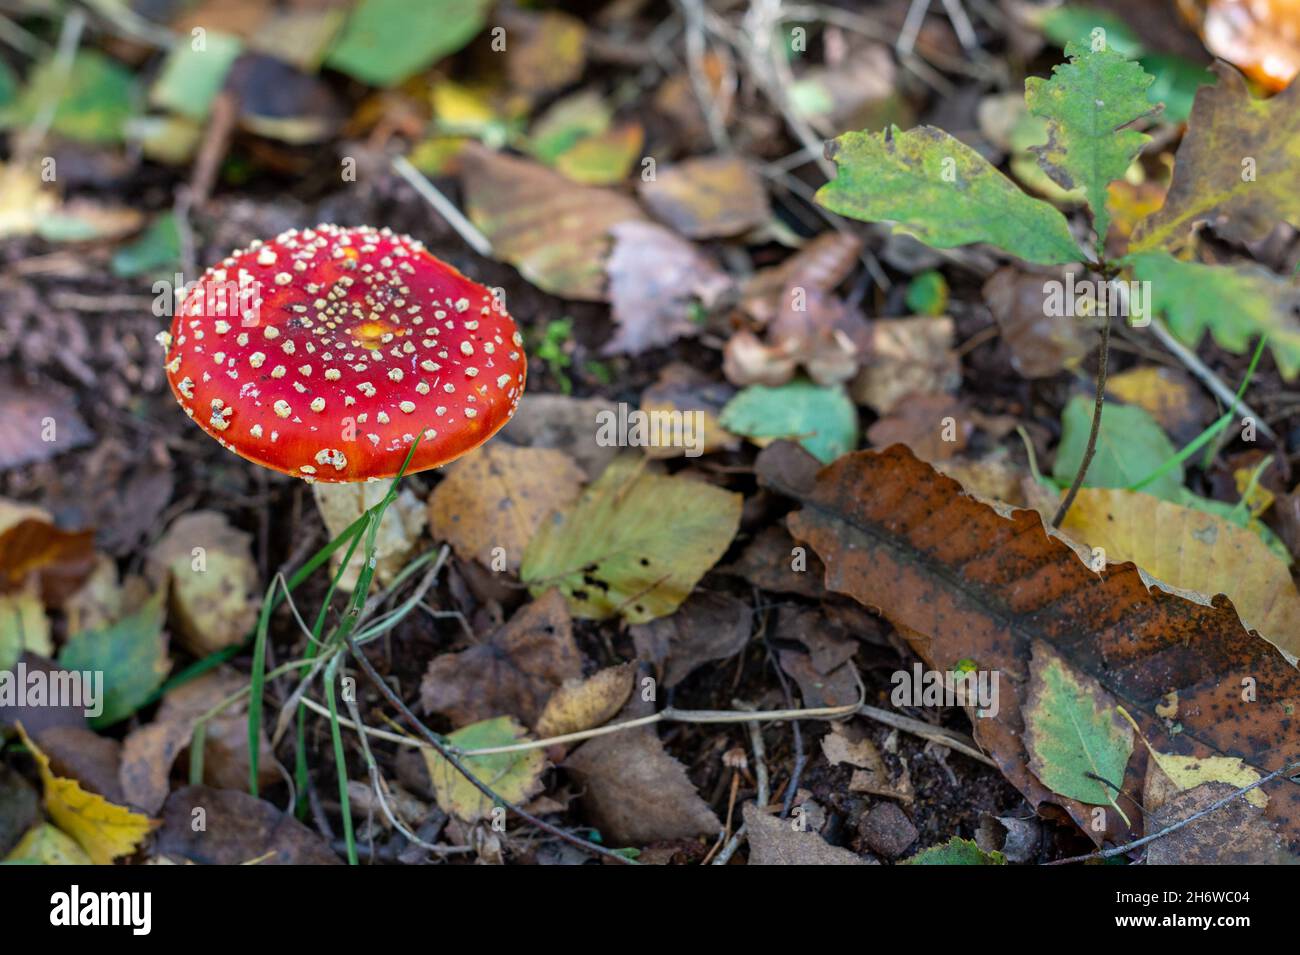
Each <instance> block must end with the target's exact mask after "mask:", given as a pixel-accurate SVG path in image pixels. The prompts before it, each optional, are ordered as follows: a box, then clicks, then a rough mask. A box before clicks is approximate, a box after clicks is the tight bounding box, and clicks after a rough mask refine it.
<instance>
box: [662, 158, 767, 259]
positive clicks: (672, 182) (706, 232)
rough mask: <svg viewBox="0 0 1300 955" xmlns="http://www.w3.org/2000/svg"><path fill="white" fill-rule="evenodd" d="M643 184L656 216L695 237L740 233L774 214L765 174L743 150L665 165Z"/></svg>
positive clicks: (706, 237)
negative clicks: (743, 155) (740, 153)
mask: <svg viewBox="0 0 1300 955" xmlns="http://www.w3.org/2000/svg"><path fill="white" fill-rule="evenodd" d="M640 189H641V199H642V201H643V202H644V203H645V204H646V207H647V208H648V209H649V210H650V211H651V212H652V213H653V214H654V216H655V218H657V219H659V220H660V221H662V222H665V223H667V224H668V225H670V226H672V227H673V228H674V229H675V230H676V231H678V232H680V233H681V234H682V235H684V236H686V237H687V238H691V239H715V238H721V237H725V236H733V235H739V234H741V233H742V232H747V231H748V230H750V229H755V228H757V227H759V226H761V225H763V224H764V223H765V222H767V220H768V219H769V218H770V217H771V215H772V210H771V209H770V208H769V207H768V204H767V191H766V190H765V189H764V188H763V180H762V179H760V178H759V175H758V173H757V172H755V171H754V168H753V167H752V166H751V165H750V164H749V163H747V162H746V161H745V160H743V159H741V158H740V157H738V156H706V157H702V158H698V159H687V160H685V161H683V162H679V163H674V164H673V165H671V166H665V167H664V168H662V169H658V170H656V173H655V177H654V178H653V179H650V180H648V181H643V182H642V183H641V186H640Z"/></svg>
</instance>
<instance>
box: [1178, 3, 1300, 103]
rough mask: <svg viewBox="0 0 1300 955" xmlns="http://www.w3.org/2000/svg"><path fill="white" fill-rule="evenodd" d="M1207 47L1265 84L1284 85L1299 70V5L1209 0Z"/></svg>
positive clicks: (1274, 87)
mask: <svg viewBox="0 0 1300 955" xmlns="http://www.w3.org/2000/svg"><path fill="white" fill-rule="evenodd" d="M1196 9H1197V10H1203V11H1204V19H1203V20H1202V21H1201V24H1200V32H1201V36H1202V37H1203V38H1204V39H1205V47H1206V49H1208V50H1209V51H1210V52H1211V53H1213V54H1214V55H1215V56H1217V57H1220V58H1221V59H1224V60H1227V61H1228V62H1229V63H1231V64H1233V65H1234V66H1236V67H1237V68H1238V69H1240V70H1242V71H1244V72H1245V73H1246V75H1247V76H1249V77H1250V78H1251V79H1253V80H1255V81H1256V82H1258V83H1261V84H1263V85H1264V86H1265V87H1266V88H1268V89H1272V90H1281V89H1285V88H1286V87H1287V86H1288V85H1290V83H1291V80H1292V79H1294V78H1295V75H1296V73H1298V72H1300V7H1297V6H1296V4H1295V2H1294V0H1254V2H1246V0H1209V2H1208V3H1205V4H1201V5H1198V6H1197V7H1196Z"/></svg>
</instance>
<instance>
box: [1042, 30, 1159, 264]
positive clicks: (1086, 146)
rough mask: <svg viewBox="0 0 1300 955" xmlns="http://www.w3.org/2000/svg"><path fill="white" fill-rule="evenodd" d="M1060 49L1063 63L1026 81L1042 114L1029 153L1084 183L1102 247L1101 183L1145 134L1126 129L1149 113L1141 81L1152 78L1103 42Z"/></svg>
mask: <svg viewBox="0 0 1300 955" xmlns="http://www.w3.org/2000/svg"><path fill="white" fill-rule="evenodd" d="M1065 53H1066V56H1068V57H1069V58H1070V59H1069V62H1068V63H1062V64H1060V65H1058V66H1057V67H1055V68H1054V69H1053V70H1052V77H1051V79H1046V80H1045V79H1042V78H1041V77H1037V76H1031V77H1030V78H1029V79H1027V80H1025V103H1026V104H1027V105H1028V107H1029V112H1030V113H1032V114H1033V115H1035V116H1039V117H1042V118H1043V119H1045V120H1047V142H1046V143H1045V144H1043V145H1041V146H1035V147H1033V151H1034V153H1035V154H1036V155H1037V156H1038V164H1039V165H1040V166H1041V167H1042V168H1043V171H1044V172H1046V173H1047V174H1048V175H1049V176H1051V177H1052V181H1054V182H1055V183H1057V185H1059V186H1061V187H1062V188H1065V189H1073V188H1075V187H1076V186H1080V187H1082V188H1083V191H1084V194H1085V195H1086V196H1087V199H1088V205H1089V206H1091V207H1092V215H1093V225H1094V226H1095V228H1096V232H1097V247H1098V249H1099V250H1100V249H1101V248H1102V246H1103V245H1104V243H1105V240H1106V230H1107V229H1108V228H1109V227H1110V212H1109V211H1108V210H1107V209H1106V187H1107V186H1108V185H1110V183H1112V182H1114V181H1115V180H1116V179H1119V178H1121V177H1122V176H1123V175H1124V173H1125V171H1127V169H1128V167H1129V164H1130V163H1132V162H1133V160H1134V159H1135V158H1136V157H1137V154H1138V153H1139V152H1141V150H1142V147H1143V146H1144V145H1145V144H1146V143H1147V142H1148V141H1149V140H1150V139H1151V137H1150V136H1148V135H1146V133H1140V132H1138V131H1137V130H1135V129H1126V128H1125V127H1127V126H1128V125H1129V124H1130V123H1132V122H1133V121H1134V120H1136V119H1138V118H1139V117H1141V116H1144V115H1145V114H1147V113H1149V112H1150V111H1151V104H1150V103H1149V102H1148V101H1147V87H1148V86H1150V85H1151V82H1152V79H1153V77H1151V76H1148V75H1147V73H1146V72H1145V71H1144V70H1143V69H1142V67H1141V66H1140V65H1139V64H1137V63H1134V62H1133V61H1132V60H1127V59H1125V58H1124V57H1123V56H1121V55H1120V54H1119V53H1116V52H1115V51H1114V50H1112V49H1109V48H1103V49H1101V50H1093V49H1090V48H1087V47H1082V46H1079V45H1078V44H1074V43H1071V44H1069V45H1067V46H1066V48H1065Z"/></svg>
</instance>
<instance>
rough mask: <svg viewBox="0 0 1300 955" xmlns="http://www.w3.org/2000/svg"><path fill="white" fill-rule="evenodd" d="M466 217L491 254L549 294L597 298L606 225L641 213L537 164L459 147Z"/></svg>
mask: <svg viewBox="0 0 1300 955" xmlns="http://www.w3.org/2000/svg"><path fill="white" fill-rule="evenodd" d="M461 169H462V171H461V178H462V180H463V182H464V186H465V197H466V204H467V206H468V211H469V217H470V219H471V220H473V222H474V224H475V225H476V226H478V227H479V228H480V229H482V230H483V233H484V234H485V235H486V236H487V237H488V240H489V241H490V242H491V243H492V249H493V252H494V254H495V255H496V256H498V257H499V258H501V259H504V260H505V261H506V262H509V263H510V264H511V265H513V266H514V267H515V268H517V269H519V272H520V274H521V275H523V277H524V278H526V279H527V280H528V281H530V282H532V283H533V284H534V285H536V286H537V287H538V288H540V289H542V290H543V291H545V292H550V293H551V294H552V295H560V296H563V297H565V298H576V299H581V300H583V301H589V302H600V301H605V300H606V298H607V292H606V289H607V283H606V279H605V259H606V257H607V256H608V254H609V250H610V238H609V230H610V229H611V228H612V227H613V226H615V225H617V224H618V223H620V222H627V221H628V220H632V219H644V218H645V215H644V213H642V211H641V207H640V206H638V205H637V204H636V203H635V202H633V201H632V200H631V199H629V198H627V197H626V196H624V195H623V194H622V193H619V192H615V191H613V190H610V189H595V188H592V187H590V186H580V185H578V184H577V183H575V182H573V181H572V180H571V179H568V178H567V177H565V176H563V175H561V174H560V173H558V172H553V171H552V170H550V169H547V168H546V167H545V166H541V165H539V164H537V163H535V162H530V161H529V160H526V159H516V158H514V157H511V156H503V155H501V154H499V153H495V152H493V151H491V150H489V149H486V148H483V147H480V146H477V145H470V146H467V147H466V150H465V153H464V156H463V161H462V164H461Z"/></svg>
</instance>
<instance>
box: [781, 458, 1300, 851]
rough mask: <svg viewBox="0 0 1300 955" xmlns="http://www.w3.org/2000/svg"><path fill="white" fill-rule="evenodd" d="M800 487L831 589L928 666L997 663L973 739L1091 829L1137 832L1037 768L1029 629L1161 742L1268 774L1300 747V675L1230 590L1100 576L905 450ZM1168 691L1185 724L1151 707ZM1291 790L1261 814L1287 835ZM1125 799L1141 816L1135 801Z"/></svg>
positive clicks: (1128, 785) (990, 666)
mask: <svg viewBox="0 0 1300 955" xmlns="http://www.w3.org/2000/svg"><path fill="white" fill-rule="evenodd" d="M794 496H796V497H798V498H799V499H800V500H801V501H802V503H803V505H804V506H803V509H802V510H801V511H799V512H798V513H797V514H795V515H793V516H792V517H791V518H790V528H791V532H792V533H793V534H794V536H795V537H796V539H799V540H803V541H806V542H807V543H808V544H810V545H811V546H812V547H813V548H814V549H815V550H816V551H817V553H818V554H819V555H820V556H821V558H822V560H823V562H824V563H825V565H826V586H827V587H829V588H830V589H832V590H835V591H839V592H842V593H847V594H850V595H851V596H853V597H855V598H856V599H857V600H858V601H860V602H862V603H863V604H866V605H868V606H875V607H878V608H879V609H880V611H881V613H882V614H883V615H884V616H886V617H887V618H888V619H889V620H890V621H891V622H893V623H894V624H895V626H897V627H898V628H899V631H900V632H901V633H902V634H903V635H904V636H905V637H906V638H907V640H908V642H909V644H910V645H911V646H912V647H913V649H914V650H915V651H916V652H917V653H918V654H919V655H920V656H921V658H922V659H923V660H924V661H925V662H926V664H927V665H929V666H930V667H931V668H933V669H936V670H951V669H955V668H957V666H958V665H959V664H960V663H961V662H962V661H969V660H973V661H974V662H975V665H976V667H977V668H978V669H980V670H984V671H990V672H996V673H998V674H1000V700H999V709H998V713H997V715H996V716H991V717H989V718H981V719H975V720H974V721H973V722H974V724H975V738H976V740H977V742H979V743H980V745H981V746H982V747H983V748H984V750H985V751H986V752H988V753H989V755H990V756H991V757H992V758H993V759H994V760H995V761H996V762H997V764H998V766H999V767H1000V768H1001V770H1002V772H1003V773H1004V774H1005V775H1006V777H1007V778H1008V780H1010V781H1011V782H1012V783H1013V784H1014V785H1015V786H1016V787H1017V788H1018V789H1020V791H1021V792H1022V793H1023V794H1024V795H1025V798H1026V799H1028V800H1029V802H1030V803H1031V804H1032V805H1035V806H1037V805H1039V804H1040V803H1043V802H1056V803H1059V804H1061V805H1063V806H1064V807H1065V808H1066V809H1067V810H1068V811H1069V812H1070V813H1071V815H1072V816H1073V817H1074V818H1075V820H1076V821H1077V822H1078V823H1079V825H1080V826H1081V827H1083V828H1084V830H1085V831H1086V832H1088V834H1089V835H1091V836H1092V837H1093V838H1095V839H1102V838H1111V839H1114V840H1116V841H1127V839H1129V838H1132V837H1133V835H1134V834H1135V833H1134V831H1130V830H1128V829H1127V827H1125V826H1123V825H1122V821H1121V820H1120V819H1119V818H1118V814H1117V813H1114V812H1110V813H1107V823H1108V826H1109V828H1108V831H1107V833H1099V832H1096V831H1095V830H1094V829H1093V828H1092V827H1091V823H1092V821H1093V820H1092V814H1091V810H1090V808H1089V807H1088V806H1086V805H1084V804H1082V803H1079V802H1077V801H1075V800H1070V799H1065V798H1064V797H1060V796H1056V795H1053V794H1052V793H1050V792H1049V791H1048V790H1047V788H1046V787H1044V785H1043V784H1042V783H1041V782H1040V781H1039V780H1038V779H1037V777H1035V776H1034V775H1032V773H1031V772H1030V771H1029V762H1028V760H1029V757H1028V753H1027V752H1026V749H1025V744H1024V739H1023V736H1024V728H1025V722H1024V714H1023V712H1022V705H1023V703H1024V700H1025V698H1026V693H1027V689H1028V687H1027V684H1028V680H1029V659H1030V646H1031V644H1032V643H1033V642H1034V641H1041V642H1043V643H1045V644H1047V645H1048V646H1049V647H1050V648H1051V649H1052V650H1053V651H1054V652H1056V653H1057V654H1058V655H1059V656H1060V657H1061V659H1062V660H1063V661H1064V664H1065V665H1066V666H1068V667H1070V668H1071V669H1073V670H1075V671H1078V672H1081V673H1084V674H1087V675H1089V676H1090V677H1092V678H1093V679H1094V680H1096V681H1097V683H1098V684H1100V686H1101V687H1102V688H1104V690H1105V691H1106V693H1108V694H1110V696H1111V697H1112V698H1113V699H1114V700H1115V701H1116V702H1118V703H1120V704H1122V705H1123V706H1124V708H1125V710H1126V711H1127V712H1129V713H1130V714H1131V715H1132V716H1133V717H1134V720H1135V721H1136V724H1137V726H1138V728H1139V731H1140V732H1141V734H1142V736H1143V737H1144V738H1145V739H1147V740H1149V741H1150V743H1151V745H1152V746H1153V747H1154V748H1156V749H1158V750H1160V751H1161V752H1162V753H1163V752H1168V753H1177V754H1181V755H1188V756H1197V757H1209V756H1227V757H1236V758H1239V759H1241V760H1243V761H1244V762H1246V763H1247V764H1249V765H1250V766H1251V767H1253V768H1255V769H1256V770H1259V771H1262V772H1267V771H1271V770H1273V769H1276V768H1278V767H1279V766H1281V765H1283V764H1284V763H1285V761H1287V760H1290V759H1294V758H1295V756H1296V747H1297V737H1296V733H1295V731H1294V729H1293V728H1292V723H1293V722H1294V720H1293V717H1292V715H1291V713H1292V711H1293V709H1294V707H1295V706H1296V705H1298V704H1300V671H1297V669H1296V668H1295V666H1293V665H1292V664H1291V662H1290V661H1288V660H1287V659H1286V658H1285V657H1284V656H1283V655H1282V653H1280V652H1279V651H1278V650H1277V649H1276V648H1275V647H1273V646H1272V645H1271V644H1269V643H1268V642H1266V641H1264V640H1261V639H1259V638H1258V637H1256V636H1253V635H1252V634H1250V633H1249V632H1248V631H1247V630H1246V629H1245V628H1244V627H1243V626H1242V624H1241V621H1240V620H1239V619H1238V617H1237V615H1236V613H1235V611H1234V610H1233V609H1232V607H1231V605H1230V604H1229V603H1228V602H1227V601H1226V600H1224V599H1222V598H1217V599H1215V600H1213V601H1211V602H1209V603H1201V602H1198V601H1196V600H1192V599H1188V598H1187V597H1185V596H1181V595H1178V594H1174V593H1170V592H1168V591H1166V590H1163V589H1161V588H1160V587H1159V586H1158V584H1157V583H1156V582H1155V581H1153V580H1152V579H1151V578H1150V577H1147V576H1146V575H1144V574H1143V573H1142V572H1141V571H1139V570H1138V569H1137V568H1135V567H1133V566H1131V565H1128V564H1124V565H1120V566H1118V567H1109V568H1106V569H1105V570H1104V571H1103V572H1101V573H1094V572H1093V571H1091V570H1089V569H1088V567H1087V566H1085V564H1084V563H1083V561H1082V560H1080V559H1079V558H1078V556H1077V555H1076V554H1075V552H1074V551H1073V550H1071V549H1070V547H1069V546H1068V545H1067V544H1065V543H1063V542H1062V541H1060V540H1058V539H1057V538H1055V537H1052V536H1049V535H1048V534H1047V533H1046V532H1045V531H1044V530H1043V529H1042V522H1041V520H1040V518H1039V516H1038V514H1037V513H1036V512H1032V511H1014V512H1011V513H1010V514H1009V516H1004V515H1003V514H1002V513H1000V512H999V511H997V510H995V509H994V508H992V507H990V506H988V505H986V504H983V503H980V502H978V501H976V500H975V499H973V498H971V497H968V496H966V495H965V494H963V493H962V490H961V487H960V486H959V485H958V484H957V483H956V482H955V481H952V480H950V479H948V478H945V477H942V476H940V475H938V474H937V473H936V472H935V471H934V470H933V469H931V468H930V467H929V466H928V465H926V464H923V463H922V462H920V461H918V460H916V459H915V458H914V457H913V456H912V455H911V454H910V453H909V452H908V451H907V450H906V449H905V448H902V447H900V446H895V447H892V448H889V449H887V450H885V451H883V452H862V453H858V454H853V455H849V456H846V457H844V458H841V459H840V460H839V461H837V462H835V463H834V464H832V465H831V466H830V467H828V468H826V469H824V470H823V471H821V472H820V473H819V475H818V477H817V479H816V482H815V484H814V486H813V488H812V489H811V491H805V492H803V493H797V492H796V493H795V495H794ZM1153 661H1158V665H1153ZM1243 680H1246V681H1247V683H1246V684H1243V682H1242V681H1243ZM1243 685H1249V686H1251V687H1252V688H1253V691H1254V695H1253V696H1251V702H1247V701H1246V700H1245V699H1243V693H1242V687H1243ZM1171 690H1177V691H1178V693H1179V699H1180V708H1179V713H1178V725H1177V731H1175V729H1174V727H1171V726H1170V725H1169V724H1167V723H1166V721H1165V720H1164V719H1163V718H1162V717H1161V716H1160V715H1159V714H1158V713H1157V711H1156V707H1157V706H1158V705H1159V706H1162V708H1163V705H1164V704H1163V701H1164V698H1165V696H1166V695H1167V694H1168V693H1169V692H1170V691H1171ZM1146 763H1147V753H1146V750H1145V748H1144V747H1137V748H1136V749H1135V750H1134V753H1133V756H1132V758H1131V759H1130V760H1129V764H1128V767H1127V771H1126V774H1125V779H1124V780H1115V782H1116V783H1117V784H1119V785H1122V786H1124V788H1125V789H1126V791H1129V792H1133V791H1136V789H1137V787H1138V786H1140V785H1141V780H1142V778H1143V774H1144V770H1145V766H1146ZM1294 789H1295V787H1294V786H1291V785H1290V784H1289V783H1282V784H1280V785H1278V786H1272V787H1268V796H1269V802H1268V807H1267V809H1266V810H1265V812H1266V813H1267V815H1268V818H1269V819H1270V820H1271V821H1273V822H1274V823H1276V824H1277V825H1278V827H1279V829H1280V831H1281V832H1282V834H1283V836H1284V838H1285V839H1286V840H1287V841H1288V843H1291V844H1296V843H1298V842H1300V793H1296V792H1294ZM1125 811H1126V812H1127V813H1128V814H1129V816H1130V818H1131V819H1133V821H1134V823H1136V822H1137V818H1136V816H1137V814H1138V813H1139V810H1138V809H1137V808H1136V807H1133V808H1130V807H1129V806H1128V805H1126V806H1125ZM1137 831H1140V830H1137Z"/></svg>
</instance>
